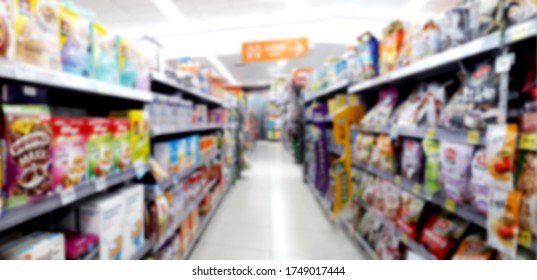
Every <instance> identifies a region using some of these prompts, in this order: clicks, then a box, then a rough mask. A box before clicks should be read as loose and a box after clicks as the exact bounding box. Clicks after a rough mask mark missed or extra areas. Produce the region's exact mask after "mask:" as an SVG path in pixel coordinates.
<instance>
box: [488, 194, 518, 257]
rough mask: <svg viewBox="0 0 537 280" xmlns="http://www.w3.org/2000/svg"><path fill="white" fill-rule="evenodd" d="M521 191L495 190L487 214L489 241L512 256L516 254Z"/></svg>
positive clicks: (491, 244)
mask: <svg viewBox="0 0 537 280" xmlns="http://www.w3.org/2000/svg"><path fill="white" fill-rule="evenodd" d="M520 197H521V193H520V192H519V191H516V190H514V191H505V190H493V191H492V194H491V198H490V205H489V211H488V216H487V243H488V245H490V246H491V247H493V248H495V249H496V250H498V251H500V252H502V253H504V254H506V255H508V256H509V257H511V258H514V257H515V256H516V252H517V246H518V242H517V237H518V232H519V229H518V215H519V214H518V213H519V208H520Z"/></svg>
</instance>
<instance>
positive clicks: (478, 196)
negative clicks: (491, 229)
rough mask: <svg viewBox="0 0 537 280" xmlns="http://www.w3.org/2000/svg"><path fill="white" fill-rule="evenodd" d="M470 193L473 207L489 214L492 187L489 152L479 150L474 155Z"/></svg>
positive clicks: (482, 149) (483, 149)
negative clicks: (489, 176) (489, 183)
mask: <svg viewBox="0 0 537 280" xmlns="http://www.w3.org/2000/svg"><path fill="white" fill-rule="evenodd" d="M470 173H471V175H470V192H471V203H472V205H473V206H474V207H475V208H476V209H477V211H479V212H480V213H482V214H485V215H486V214H487V213H488V208H489V196H490V187H489V186H488V184H487V181H488V166H487V151H486V150H485V148H479V149H477V150H476V152H475V153H474V157H473V159H472V164H471V169H470Z"/></svg>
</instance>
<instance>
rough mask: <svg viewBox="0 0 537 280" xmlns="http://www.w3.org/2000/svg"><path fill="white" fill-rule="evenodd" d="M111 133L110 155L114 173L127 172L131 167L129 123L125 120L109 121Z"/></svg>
mask: <svg viewBox="0 0 537 280" xmlns="http://www.w3.org/2000/svg"><path fill="white" fill-rule="evenodd" d="M110 129H111V132H112V143H111V148H112V153H113V157H114V172H121V171H125V170H127V169H128V168H129V167H131V166H132V151H131V143H130V121H129V119H127V118H112V119H110Z"/></svg>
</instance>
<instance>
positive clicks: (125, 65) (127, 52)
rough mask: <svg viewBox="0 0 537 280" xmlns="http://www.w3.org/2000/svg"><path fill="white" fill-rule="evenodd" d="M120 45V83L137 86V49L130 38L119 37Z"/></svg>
mask: <svg viewBox="0 0 537 280" xmlns="http://www.w3.org/2000/svg"><path fill="white" fill-rule="evenodd" d="M117 41H118V46H119V61H118V66H119V68H118V71H119V84H120V85H122V86H126V87H132V88H134V87H136V79H137V76H136V75H137V73H136V64H137V62H136V59H137V58H138V56H137V50H136V47H135V46H134V45H133V44H132V42H131V41H130V40H128V39H127V38H125V37H121V36H118V37H117Z"/></svg>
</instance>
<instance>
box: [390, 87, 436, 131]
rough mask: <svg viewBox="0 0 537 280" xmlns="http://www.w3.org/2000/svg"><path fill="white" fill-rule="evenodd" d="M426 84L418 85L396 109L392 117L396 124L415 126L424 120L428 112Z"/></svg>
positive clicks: (391, 121)
mask: <svg viewBox="0 0 537 280" xmlns="http://www.w3.org/2000/svg"><path fill="white" fill-rule="evenodd" d="M425 93H426V91H425V84H420V85H419V86H417V87H416V88H415V89H414V91H413V92H412V93H411V94H410V96H409V97H408V98H407V99H406V100H405V101H404V102H403V103H401V105H399V107H397V109H396V110H395V112H394V114H393V116H392V117H391V118H390V121H389V122H390V124H392V125H394V126H404V127H413V126H418V125H419V124H420V122H422V121H423V120H424V118H425V116H426V113H427V100H428V99H427V98H426V96H425Z"/></svg>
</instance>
